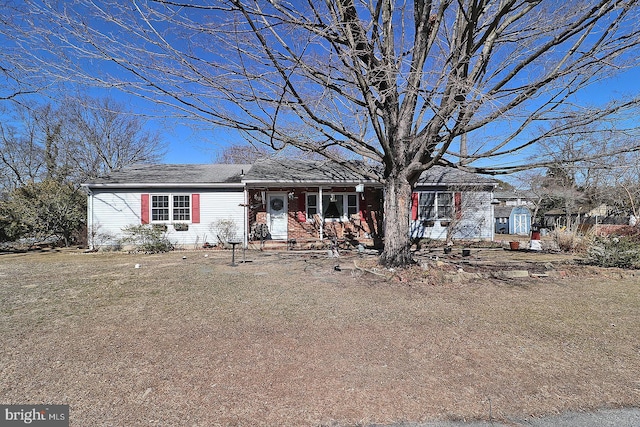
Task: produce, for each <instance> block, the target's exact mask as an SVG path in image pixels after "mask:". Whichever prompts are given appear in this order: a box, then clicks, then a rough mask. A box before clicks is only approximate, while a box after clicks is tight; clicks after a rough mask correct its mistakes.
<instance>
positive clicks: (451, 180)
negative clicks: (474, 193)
mask: <svg viewBox="0 0 640 427" xmlns="http://www.w3.org/2000/svg"><path fill="white" fill-rule="evenodd" d="M446 184H458V185H494V184H497V181H496V180H494V179H491V178H488V177H486V176H483V175H479V174H477V173H471V172H465V171H461V170H459V169H454V168H448V167H445V166H433V167H431V168H429V169H428V170H426V171H424V172H422V175H420V179H418V184H417V185H418V186H420V185H446Z"/></svg>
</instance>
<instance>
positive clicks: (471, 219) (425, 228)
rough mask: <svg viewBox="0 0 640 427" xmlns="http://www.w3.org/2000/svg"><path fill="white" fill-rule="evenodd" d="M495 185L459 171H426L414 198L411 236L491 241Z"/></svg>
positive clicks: (487, 180)
mask: <svg viewBox="0 0 640 427" xmlns="http://www.w3.org/2000/svg"><path fill="white" fill-rule="evenodd" d="M496 185H497V182H496V181H495V180H493V179H491V178H487V177H484V176H481V175H478V174H474V173H469V172H465V171H461V170H458V169H452V168H446V167H443V166H434V167H432V168H430V169H428V170H426V171H425V172H423V173H422V175H420V178H419V179H418V183H417V184H416V187H415V190H414V193H413V195H412V198H413V201H412V211H411V221H412V222H411V236H412V237H414V238H429V239H438V240H448V241H449V240H452V239H479V240H492V239H493V236H494V229H493V208H494V206H493V204H492V202H493V200H494V198H493V190H494V188H495V187H496Z"/></svg>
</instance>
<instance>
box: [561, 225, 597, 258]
mask: <svg viewBox="0 0 640 427" xmlns="http://www.w3.org/2000/svg"><path fill="white" fill-rule="evenodd" d="M552 238H553V241H554V242H555V243H556V244H557V246H558V248H559V249H560V250H561V251H563V252H578V253H584V252H586V251H587V250H588V249H589V248H590V247H591V245H592V244H593V241H594V240H593V235H592V234H581V233H578V231H573V230H559V229H556V230H554V231H553V234H552Z"/></svg>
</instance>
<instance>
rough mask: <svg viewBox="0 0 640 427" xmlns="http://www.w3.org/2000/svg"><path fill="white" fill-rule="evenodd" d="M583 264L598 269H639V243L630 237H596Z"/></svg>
mask: <svg viewBox="0 0 640 427" xmlns="http://www.w3.org/2000/svg"><path fill="white" fill-rule="evenodd" d="M585 262H586V263H587V264H590V265H597V266H599V267H619V268H640V242H638V241H637V239H634V238H633V237H630V236H624V237H598V238H596V239H595V241H594V243H593V245H591V247H590V248H589V250H588V251H587V257H586V259H585Z"/></svg>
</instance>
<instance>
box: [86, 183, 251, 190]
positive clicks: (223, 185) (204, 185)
mask: <svg viewBox="0 0 640 427" xmlns="http://www.w3.org/2000/svg"><path fill="white" fill-rule="evenodd" d="M80 186H81V187H87V188H105V189H107V188H114V189H115V188H237V189H242V188H244V186H245V185H244V184H239V183H232V184H230V183H209V184H207V183H197V184H188V183H164V184H149V183H138V184H135V183H127V184H80Z"/></svg>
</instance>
